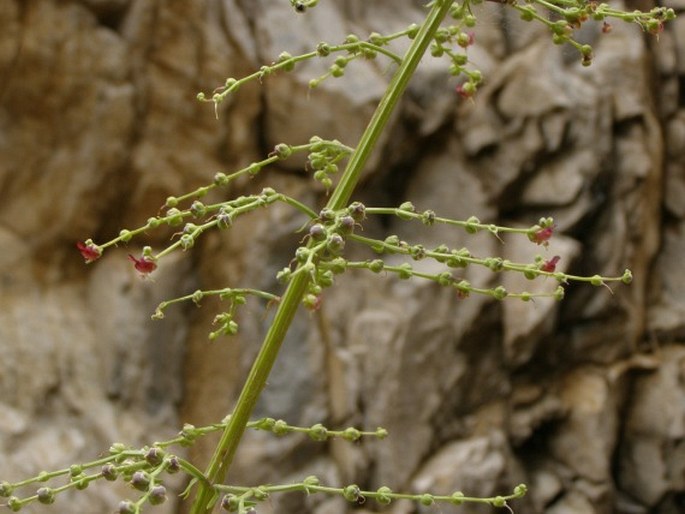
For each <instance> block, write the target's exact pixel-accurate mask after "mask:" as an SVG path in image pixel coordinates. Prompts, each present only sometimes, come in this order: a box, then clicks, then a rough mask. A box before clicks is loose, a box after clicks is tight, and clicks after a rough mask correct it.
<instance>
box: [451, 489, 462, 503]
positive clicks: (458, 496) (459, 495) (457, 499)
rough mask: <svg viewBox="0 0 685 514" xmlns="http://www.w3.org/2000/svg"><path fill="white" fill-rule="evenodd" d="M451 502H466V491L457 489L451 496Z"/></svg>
mask: <svg viewBox="0 0 685 514" xmlns="http://www.w3.org/2000/svg"><path fill="white" fill-rule="evenodd" d="M450 503H452V504H454V505H461V504H462V503H464V493H462V492H461V491H456V492H454V493H452V495H451V496H450Z"/></svg>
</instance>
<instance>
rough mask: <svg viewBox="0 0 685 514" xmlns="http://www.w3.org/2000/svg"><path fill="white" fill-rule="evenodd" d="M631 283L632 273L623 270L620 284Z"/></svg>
mask: <svg viewBox="0 0 685 514" xmlns="http://www.w3.org/2000/svg"><path fill="white" fill-rule="evenodd" d="M632 281H633V272H632V271H630V270H629V269H627V270H625V271H624V272H623V276H622V277H621V282H623V283H624V284H630V283H631V282H632Z"/></svg>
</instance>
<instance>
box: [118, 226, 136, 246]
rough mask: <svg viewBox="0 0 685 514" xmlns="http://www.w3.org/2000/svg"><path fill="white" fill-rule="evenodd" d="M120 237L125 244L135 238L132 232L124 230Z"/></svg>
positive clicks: (120, 232)
mask: <svg viewBox="0 0 685 514" xmlns="http://www.w3.org/2000/svg"><path fill="white" fill-rule="evenodd" d="M119 237H120V238H121V240H122V241H123V242H124V243H128V242H129V241H130V240H131V239H132V238H133V234H131V231H130V230H126V229H123V230H121V231H119Z"/></svg>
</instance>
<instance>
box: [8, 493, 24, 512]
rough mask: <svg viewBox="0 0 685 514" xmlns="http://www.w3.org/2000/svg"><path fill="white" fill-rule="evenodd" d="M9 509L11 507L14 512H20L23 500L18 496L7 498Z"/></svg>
mask: <svg viewBox="0 0 685 514" xmlns="http://www.w3.org/2000/svg"><path fill="white" fill-rule="evenodd" d="M7 507H9V509H10V510H11V511H12V512H19V511H20V510H21V507H22V503H21V500H20V499H19V498H17V497H16V496H10V497H9V498H7Z"/></svg>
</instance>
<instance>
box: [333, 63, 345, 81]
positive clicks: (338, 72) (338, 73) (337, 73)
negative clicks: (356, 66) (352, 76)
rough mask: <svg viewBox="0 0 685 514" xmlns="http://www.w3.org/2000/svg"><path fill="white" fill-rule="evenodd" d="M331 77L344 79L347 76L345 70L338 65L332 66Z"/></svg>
mask: <svg viewBox="0 0 685 514" xmlns="http://www.w3.org/2000/svg"><path fill="white" fill-rule="evenodd" d="M330 71H331V75H332V76H334V77H335V78H338V77H342V76H343V75H344V74H345V68H341V67H340V66H338V65H337V64H334V65H332V66H331V69H330Z"/></svg>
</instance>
